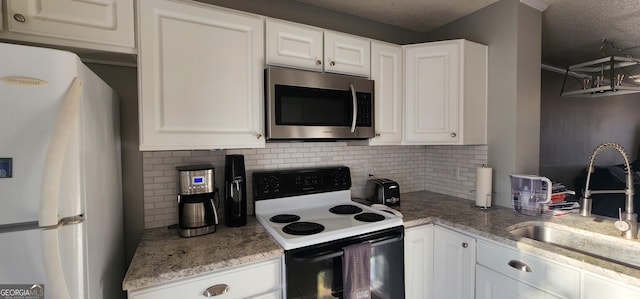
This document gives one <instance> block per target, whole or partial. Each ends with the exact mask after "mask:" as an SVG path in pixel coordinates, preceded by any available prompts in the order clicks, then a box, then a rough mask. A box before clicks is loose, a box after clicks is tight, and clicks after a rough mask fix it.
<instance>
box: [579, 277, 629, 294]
mask: <svg viewBox="0 0 640 299" xmlns="http://www.w3.org/2000/svg"><path fill="white" fill-rule="evenodd" d="M581 298H582V299H600V298H640V288H638V287H633V286H629V285H624V284H621V283H618V282H616V281H613V280H611V279H609V278H605V277H601V276H598V275H594V274H590V273H585V274H584V276H583V278H582V296H581Z"/></svg>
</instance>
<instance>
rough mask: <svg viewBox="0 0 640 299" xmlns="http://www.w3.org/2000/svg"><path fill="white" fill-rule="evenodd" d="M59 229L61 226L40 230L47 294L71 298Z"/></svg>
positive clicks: (65, 298)
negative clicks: (62, 258) (62, 257)
mask: <svg viewBox="0 0 640 299" xmlns="http://www.w3.org/2000/svg"><path fill="white" fill-rule="evenodd" d="M58 229H59V227H58V226H55V227H52V228H45V229H41V230H40V238H41V239H42V245H43V246H42V257H43V262H44V275H45V281H46V282H47V294H49V297H50V298H61V299H71V295H70V294H69V288H68V287H67V281H66V280H65V275H64V271H63V270H62V260H61V255H60V244H59V238H58V233H59V231H58Z"/></svg>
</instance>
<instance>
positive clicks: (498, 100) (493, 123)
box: [428, 0, 542, 206]
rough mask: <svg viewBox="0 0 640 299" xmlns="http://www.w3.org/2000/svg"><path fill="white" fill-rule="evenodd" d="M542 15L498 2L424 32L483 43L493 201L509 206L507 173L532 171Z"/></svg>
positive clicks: (436, 37) (432, 37) (535, 161)
mask: <svg viewBox="0 0 640 299" xmlns="http://www.w3.org/2000/svg"><path fill="white" fill-rule="evenodd" d="M541 36H542V15H541V13H540V12H539V11H537V10H535V9H533V8H531V7H529V6H526V5H524V4H521V3H520V2H519V1H516V0H502V1H499V2H497V3H494V4H492V5H490V6H487V7H485V8H483V9H481V10H479V11H477V12H475V13H472V14H470V15H468V16H465V17H463V18H461V19H459V20H456V21H454V22H452V23H449V24H447V25H445V26H443V27H442V28H440V29H438V30H435V31H434V32H432V33H430V34H429V36H428V37H429V39H430V40H443V39H453V38H465V39H468V40H471V41H474V42H478V43H481V44H485V45H487V46H489V71H488V75H489V88H488V106H489V107H488V119H489V122H488V125H487V131H488V162H489V166H491V167H493V169H494V175H493V190H494V191H495V200H494V202H495V203H496V204H498V205H502V206H511V201H510V194H511V187H510V185H511V183H510V181H509V174H513V173H531V174H537V173H538V157H539V129H540V127H539V109H540V108H539V105H540V59H541V58H540V56H541Z"/></svg>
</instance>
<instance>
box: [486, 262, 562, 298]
mask: <svg viewBox="0 0 640 299" xmlns="http://www.w3.org/2000/svg"><path fill="white" fill-rule="evenodd" d="M520 298H521V299H540V298H560V297H556V296H553V295H550V294H547V293H545V292H543V291H541V290H538V289H536V288H533V287H530V286H528V285H526V284H524V283H522V282H519V281H517V280H515V279H512V278H509V277H507V276H504V275H501V274H499V273H498V272H495V271H492V270H489V269H487V268H485V267H483V266H480V265H477V266H476V299H520Z"/></svg>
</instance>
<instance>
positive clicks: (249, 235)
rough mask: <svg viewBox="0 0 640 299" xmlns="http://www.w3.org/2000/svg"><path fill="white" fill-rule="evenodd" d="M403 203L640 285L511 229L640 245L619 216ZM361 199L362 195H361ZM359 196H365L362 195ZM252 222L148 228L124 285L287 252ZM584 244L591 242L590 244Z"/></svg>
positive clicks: (462, 202) (419, 216)
mask: <svg viewBox="0 0 640 299" xmlns="http://www.w3.org/2000/svg"><path fill="white" fill-rule="evenodd" d="M401 198H402V199H401V205H400V206H399V207H394V208H396V209H397V210H399V211H400V212H402V214H403V215H404V218H403V221H404V225H405V227H407V228H408V227H413V226H418V225H422V224H428V223H436V224H442V225H446V226H449V227H452V228H455V229H458V230H460V231H462V232H468V233H471V234H475V235H478V236H480V237H483V238H486V239H489V240H493V241H496V242H498V243H501V244H505V245H508V246H512V247H517V248H518V249H520V250H522V251H524V252H529V253H532V254H534V255H538V256H542V257H545V258H549V259H552V260H554V261H556V262H559V263H562V264H565V265H569V266H573V267H576V268H579V269H584V270H587V271H590V272H593V273H597V274H600V275H603V276H607V277H610V278H613V279H615V280H617V281H619V282H623V283H628V284H631V285H635V286H640V269H636V268H632V267H626V266H623V265H620V264H617V263H613V262H608V261H605V260H602V259H597V258H594V257H591V256H588V255H585V254H580V253H577V252H574V251H570V250H567V249H561V248H558V247H555V246H553V245H549V244H545V243H542V242H537V241H534V240H530V239H527V238H519V237H517V236H514V235H511V234H510V233H509V232H508V229H512V228H517V227H520V226H524V225H527V224H543V225H547V226H553V225H563V227H565V228H566V227H569V228H570V229H575V230H583V231H587V232H588V233H592V234H594V237H595V236H598V235H595V233H598V234H603V235H606V236H608V237H610V238H612V240H614V241H616V242H617V241H618V240H619V241H620V242H628V243H627V244H629V246H630V247H634V248H636V250H639V249H640V242H639V241H637V240H634V241H629V240H624V239H622V238H621V237H620V234H619V232H618V231H617V230H616V229H615V227H614V225H613V219H610V218H605V217H580V216H578V215H576V214H569V215H564V216H549V215H539V216H527V215H521V214H518V213H515V212H513V211H512V209H510V208H505V207H499V206H494V207H492V208H489V209H484V210H483V209H479V208H478V207H476V206H475V205H474V202H473V201H470V200H466V199H461V198H457V197H452V196H448V195H443V194H439V193H434V192H429V191H419V192H411V193H403V194H402V197H401ZM356 200H357V199H356ZM358 201H359V200H358ZM248 222H249V223H248V224H247V225H246V226H243V227H238V228H229V227H225V226H224V225H219V226H218V231H217V232H215V233H213V234H209V235H204V236H198V237H193V238H180V237H179V236H178V235H177V234H176V232H175V230H168V229H166V228H157V229H148V230H145V232H144V234H143V236H142V240H141V242H140V244H139V245H138V248H137V250H136V253H135V255H134V257H133V260H132V261H131V264H130V265H129V269H128V271H127V274H126V276H125V278H124V281H123V283H122V288H123V289H124V290H133V289H138V288H143V287H149V286H153V285H158V284H161V283H165V282H170V281H174V280H177V279H181V278H188V277H191V276H195V275H199V274H205V273H208V272H213V271H219V270H223V269H226V268H230V267H234V266H239V265H242V264H247V263H252V262H257V261H262V260H267V259H271V258H276V257H281V256H282V255H283V254H284V250H283V249H282V247H280V246H279V245H278V244H277V242H276V241H275V240H274V239H273V238H272V237H271V236H270V235H269V233H268V232H267V231H266V230H265V229H264V228H263V227H262V226H261V225H260V224H259V223H258V221H257V220H256V219H255V218H254V217H251V216H250V217H249V221H248ZM584 246H589V244H585V245H584Z"/></svg>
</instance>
